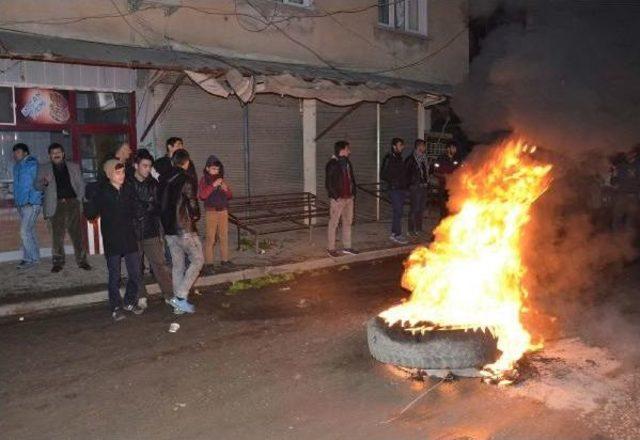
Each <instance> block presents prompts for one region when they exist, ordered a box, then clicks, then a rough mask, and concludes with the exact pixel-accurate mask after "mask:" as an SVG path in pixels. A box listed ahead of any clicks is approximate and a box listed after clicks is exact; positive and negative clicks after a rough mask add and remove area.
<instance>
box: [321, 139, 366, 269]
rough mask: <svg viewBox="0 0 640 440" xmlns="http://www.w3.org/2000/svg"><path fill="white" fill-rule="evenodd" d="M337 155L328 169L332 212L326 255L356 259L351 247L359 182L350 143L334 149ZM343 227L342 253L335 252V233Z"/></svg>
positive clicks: (326, 176) (342, 143) (337, 145)
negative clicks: (351, 158)
mask: <svg viewBox="0 0 640 440" xmlns="http://www.w3.org/2000/svg"><path fill="white" fill-rule="evenodd" d="M333 152H334V155H333V156H332V157H331V159H329V162H327V166H326V168H325V187H326V189H327V194H328V196H329V200H330V205H331V209H330V211H329V225H328V227H327V239H328V245H327V252H328V253H329V255H330V256H331V257H339V256H340V255H341V254H342V253H344V254H350V255H356V254H358V252H357V251H356V250H354V249H353V248H352V247H351V223H352V222H353V199H354V197H355V195H356V179H355V176H354V174H353V165H351V161H350V160H349V155H350V154H351V150H350V149H349V142H347V141H338V142H336V143H335V145H334V146H333ZM339 223H342V246H343V249H342V253H340V252H338V251H337V250H336V231H337V229H338V224H339Z"/></svg>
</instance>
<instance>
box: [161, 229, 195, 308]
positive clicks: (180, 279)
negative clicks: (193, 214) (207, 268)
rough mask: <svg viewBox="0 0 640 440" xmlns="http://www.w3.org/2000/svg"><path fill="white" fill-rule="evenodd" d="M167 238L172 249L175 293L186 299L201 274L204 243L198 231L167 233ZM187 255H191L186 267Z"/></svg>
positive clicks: (172, 276) (172, 274) (172, 273)
mask: <svg viewBox="0 0 640 440" xmlns="http://www.w3.org/2000/svg"><path fill="white" fill-rule="evenodd" d="M165 240H166V241H167V245H168V246H169V250H170V251H171V261H172V262H173V265H172V267H171V278H172V281H173V294H174V295H175V296H177V297H178V298H182V299H186V298H187V297H188V296H189V289H191V286H193V283H195V281H196V279H197V278H198V276H199V275H200V270H201V269H202V265H203V264H204V255H203V253H202V243H201V242H200V237H198V234H196V233H188V234H182V235H166V236H165ZM185 257H189V263H188V265H186V266H187V267H186V269H185Z"/></svg>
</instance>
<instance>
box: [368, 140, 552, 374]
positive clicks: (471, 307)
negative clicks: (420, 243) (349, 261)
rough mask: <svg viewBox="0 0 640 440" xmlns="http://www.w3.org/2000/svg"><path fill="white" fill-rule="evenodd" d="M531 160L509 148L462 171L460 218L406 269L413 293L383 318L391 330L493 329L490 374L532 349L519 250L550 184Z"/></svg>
mask: <svg viewBox="0 0 640 440" xmlns="http://www.w3.org/2000/svg"><path fill="white" fill-rule="evenodd" d="M533 152H535V146H530V145H527V144H525V143H524V142H522V141H509V142H506V143H505V144H503V145H501V146H500V147H499V148H497V149H495V151H493V152H492V153H491V155H490V157H489V160H486V161H484V162H483V163H482V165H481V166H480V167H475V168H473V167H465V168H462V169H461V170H460V171H459V172H460V173H462V174H461V175H460V176H458V177H459V178H460V183H461V185H459V186H460V188H459V189H458V191H460V192H459V193H456V194H455V195H456V197H457V199H460V200H462V201H461V203H460V207H459V210H458V212H457V213H456V214H454V215H452V216H450V217H448V218H446V219H444V220H443V221H442V222H441V223H440V225H439V226H438V227H437V228H436V230H435V236H436V239H435V241H434V242H433V243H431V244H430V245H429V247H428V248H426V247H418V248H416V249H415V250H414V251H413V252H412V254H411V255H410V256H409V258H408V260H407V261H406V263H405V272H404V275H403V277H402V286H403V287H404V288H406V289H408V290H411V291H412V294H411V297H410V299H409V300H408V301H407V302H405V303H403V304H400V305H398V306H395V307H392V308H390V309H388V310H386V311H384V312H382V313H381V314H380V316H381V317H382V318H384V319H385V321H386V322H387V323H388V324H389V325H393V324H395V323H397V322H402V323H404V324H407V323H408V324H409V325H412V326H413V325H416V324H418V323H424V322H430V323H433V324H437V325H439V326H442V327H449V328H450V327H453V328H465V329H478V328H482V329H488V330H489V331H491V332H492V333H493V334H494V335H495V336H496V337H497V339H498V349H499V350H500V351H501V353H502V354H501V356H500V358H499V359H498V360H497V361H496V362H495V363H494V364H492V365H487V366H485V369H487V370H488V371H491V372H493V373H494V374H498V373H500V372H504V371H506V370H509V369H511V368H513V365H514V363H515V362H516V361H517V360H518V359H520V357H522V355H523V354H524V353H525V352H526V351H527V350H529V349H532V348H534V347H533V346H532V344H531V335H530V334H529V333H528V332H527V330H526V329H525V328H524V327H523V325H522V323H521V321H520V315H521V313H523V312H524V311H525V310H524V306H523V300H524V299H525V298H526V296H527V292H526V290H525V288H524V287H523V286H522V278H523V276H524V274H525V268H524V266H523V263H522V258H521V255H520V245H521V237H522V230H523V227H524V226H525V224H526V223H527V222H528V221H529V219H530V214H529V211H530V208H531V205H532V204H533V203H534V202H535V201H536V199H537V198H538V197H540V196H541V195H542V194H543V193H544V192H545V191H546V190H547V188H548V187H549V184H550V183H551V175H550V171H551V165H548V164H540V163H538V162H535V161H534V160H533V159H532V158H531V155H532V154H533Z"/></svg>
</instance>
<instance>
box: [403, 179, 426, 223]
mask: <svg viewBox="0 0 640 440" xmlns="http://www.w3.org/2000/svg"><path fill="white" fill-rule="evenodd" d="M409 199H410V200H411V208H410V209H409V221H408V228H409V232H422V219H423V217H424V209H425V206H426V204H427V188H426V187H424V186H416V187H412V188H411V189H410V190H409Z"/></svg>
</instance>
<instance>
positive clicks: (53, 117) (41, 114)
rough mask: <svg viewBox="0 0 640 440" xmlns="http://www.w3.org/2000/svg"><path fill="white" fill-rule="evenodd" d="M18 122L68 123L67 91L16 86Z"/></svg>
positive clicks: (69, 115)
mask: <svg viewBox="0 0 640 440" xmlns="http://www.w3.org/2000/svg"><path fill="white" fill-rule="evenodd" d="M15 93H16V97H15V99H16V110H17V111H16V119H17V121H18V123H20V122H22V123H31V124H34V123H36V124H51V125H61V124H67V123H69V121H70V119H71V112H70V109H69V92H68V91H66V90H52V89H39V88H28V89H23V88H16V89H15Z"/></svg>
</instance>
